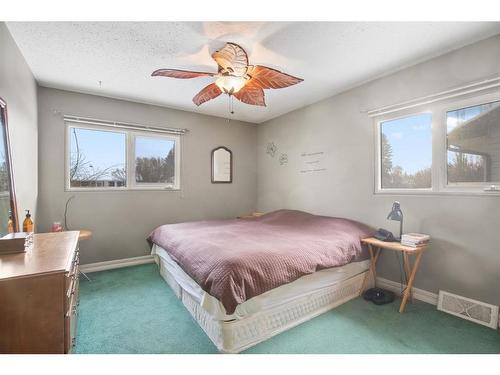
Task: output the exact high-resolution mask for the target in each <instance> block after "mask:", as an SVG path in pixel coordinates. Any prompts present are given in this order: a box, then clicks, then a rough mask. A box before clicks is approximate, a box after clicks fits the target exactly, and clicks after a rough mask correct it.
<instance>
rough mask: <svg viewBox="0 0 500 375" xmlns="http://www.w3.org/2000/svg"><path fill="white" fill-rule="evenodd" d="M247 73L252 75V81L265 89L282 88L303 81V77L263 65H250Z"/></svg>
mask: <svg viewBox="0 0 500 375" xmlns="http://www.w3.org/2000/svg"><path fill="white" fill-rule="evenodd" d="M247 74H248V75H249V76H250V77H251V81H252V82H255V84H257V85H258V86H260V87H262V88H263V89H281V88H284V87H288V86H292V85H295V84H297V83H300V82H302V81H303V79H302V78H297V77H294V76H291V75H289V74H286V73H283V72H280V71H279V70H276V69H273V68H268V67H266V66H262V65H253V66H249V67H248V72H247Z"/></svg>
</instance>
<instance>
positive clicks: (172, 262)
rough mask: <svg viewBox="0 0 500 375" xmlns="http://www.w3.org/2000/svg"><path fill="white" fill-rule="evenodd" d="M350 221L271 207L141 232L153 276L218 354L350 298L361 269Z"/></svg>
mask: <svg viewBox="0 0 500 375" xmlns="http://www.w3.org/2000/svg"><path fill="white" fill-rule="evenodd" d="M371 234H372V230H371V228H369V227H367V226H365V225H363V224H361V223H359V222H356V221H352V220H347V219H341V218H332V217H327V216H317V215H312V214H308V213H306V212H301V211H293V210H279V211H274V212H271V213H269V214H265V215H262V216H259V217H252V218H246V219H234V220H220V221H201V222H191V223H179V224H168V225H163V226H160V227H158V228H156V229H155V230H154V231H153V232H152V233H151V235H150V236H149V237H148V241H149V242H150V244H151V247H152V254H153V255H154V256H155V260H156V262H157V264H158V265H159V268H160V274H161V276H162V277H163V278H164V279H165V281H166V282H167V283H168V285H170V287H171V288H172V289H173V291H174V292H175V294H176V295H177V297H178V298H179V299H180V300H181V301H182V303H183V304H184V305H185V307H186V308H187V310H188V311H189V312H190V313H191V315H192V316H193V318H194V319H195V320H196V321H197V322H198V324H199V325H200V326H201V328H202V329H203V330H204V331H205V333H206V334H207V335H208V337H209V338H210V339H211V340H212V342H213V343H214V344H215V345H216V347H217V348H218V350H219V351H220V352H224V353H238V352H240V351H242V350H245V349H247V348H249V347H251V346H253V345H255V344H257V343H259V342H262V341H264V340H266V339H268V338H270V337H272V336H274V335H276V334H278V333H280V332H283V331H285V330H287V329H289V328H291V327H294V326H296V325H298V324H300V323H302V322H305V321H307V320H309V319H311V318H313V317H315V316H317V315H319V314H322V313H324V312H326V311H328V310H330V309H332V308H334V307H336V306H338V305H340V304H342V303H345V302H347V301H349V300H350V299H352V298H355V297H356V296H358V295H359V294H360V292H361V288H362V285H363V284H364V281H365V280H364V279H365V276H366V273H367V270H368V268H369V261H368V260H367V254H366V250H365V249H364V248H363V247H362V245H361V241H360V240H361V238H365V237H368V236H370V235H371Z"/></svg>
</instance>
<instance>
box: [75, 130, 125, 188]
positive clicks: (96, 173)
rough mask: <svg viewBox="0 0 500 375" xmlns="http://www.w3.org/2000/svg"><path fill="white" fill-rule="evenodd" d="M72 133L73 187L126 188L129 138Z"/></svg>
mask: <svg viewBox="0 0 500 375" xmlns="http://www.w3.org/2000/svg"><path fill="white" fill-rule="evenodd" d="M70 130H71V143H70V147H71V152H70V168H69V178H70V186H71V187H123V186H126V183H127V176H126V170H125V155H126V151H125V150H126V149H125V147H126V137H125V135H124V134H122V133H115V132H106V131H100V130H93V129H83V128H70Z"/></svg>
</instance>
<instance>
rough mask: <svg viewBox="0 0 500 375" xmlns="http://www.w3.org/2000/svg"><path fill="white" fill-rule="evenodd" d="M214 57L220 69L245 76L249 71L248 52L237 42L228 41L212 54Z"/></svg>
mask: <svg viewBox="0 0 500 375" xmlns="http://www.w3.org/2000/svg"><path fill="white" fill-rule="evenodd" d="M212 58H213V59H214V60H215V62H216V63H217V64H218V65H219V70H222V71H224V72H227V73H231V74H233V75H236V76H239V77H243V76H244V75H245V74H246V72H247V68H248V56H247V53H246V52H245V50H244V49H243V48H241V47H240V46H239V45H238V44H236V43H226V45H225V46H224V47H222V48H221V49H220V50H217V51H215V52H214V53H213V54H212Z"/></svg>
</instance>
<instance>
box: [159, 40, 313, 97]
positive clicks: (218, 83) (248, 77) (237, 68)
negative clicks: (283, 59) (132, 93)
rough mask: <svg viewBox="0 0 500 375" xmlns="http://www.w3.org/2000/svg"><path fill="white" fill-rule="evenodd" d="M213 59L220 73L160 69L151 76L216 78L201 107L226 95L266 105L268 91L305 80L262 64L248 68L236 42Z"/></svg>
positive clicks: (227, 44)
mask: <svg viewBox="0 0 500 375" xmlns="http://www.w3.org/2000/svg"><path fill="white" fill-rule="evenodd" d="M212 58H213V59H214V60H215V62H216V63H217V65H218V72H217V73H209V72H195V71H189V70H178V69H158V70H155V71H154V72H153V73H152V74H151V75H152V76H163V77H170V78H180V79H188V78H196V77H207V76H208V77H216V80H215V82H214V83H211V84H210V85H208V86H207V87H205V88H204V89H203V90H201V91H200V92H199V93H198V94H196V95H195V97H194V98H193V102H194V104H196V105H197V106H199V105H201V104H203V103H205V102H207V101H209V100H211V99H214V98H216V97H218V96H219V95H220V94H222V93H224V94H228V95H229V96H234V97H235V98H236V99H238V100H239V101H241V102H243V103H246V104H251V105H258V106H265V105H266V102H265V98H264V89H281V88H284V87H288V86H292V85H295V84H297V83H299V82H302V81H303V79H301V78H297V77H294V76H291V75H289V74H286V73H282V72H280V71H278V70H276V69H272V68H268V67H265V66H262V65H248V56H247V53H246V52H245V50H244V49H243V48H242V47H240V46H239V45H238V44H236V43H226V45H225V46H224V47H223V48H222V49H220V50H217V51H215V52H214V53H213V54H212Z"/></svg>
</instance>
